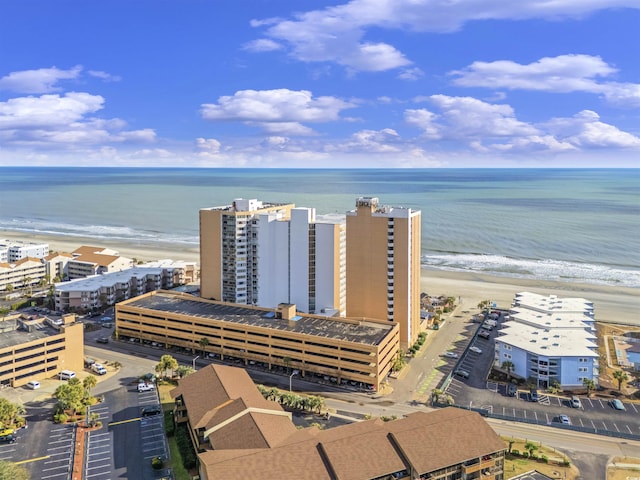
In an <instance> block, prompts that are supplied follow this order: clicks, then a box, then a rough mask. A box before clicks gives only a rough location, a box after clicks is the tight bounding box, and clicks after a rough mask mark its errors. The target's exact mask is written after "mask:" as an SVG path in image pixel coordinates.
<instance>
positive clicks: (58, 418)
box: [53, 412, 69, 423]
mask: <svg viewBox="0 0 640 480" xmlns="http://www.w3.org/2000/svg"><path fill="white" fill-rule="evenodd" d="M68 420H69V415H67V414H66V413H64V412H60V413H56V414H55V415H54V416H53V421H54V422H55V423H67V421H68Z"/></svg>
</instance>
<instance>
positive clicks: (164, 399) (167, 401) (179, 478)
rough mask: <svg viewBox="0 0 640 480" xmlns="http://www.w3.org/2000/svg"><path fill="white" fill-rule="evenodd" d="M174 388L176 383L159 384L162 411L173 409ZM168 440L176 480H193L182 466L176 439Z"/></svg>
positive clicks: (170, 460) (170, 461)
mask: <svg viewBox="0 0 640 480" xmlns="http://www.w3.org/2000/svg"><path fill="white" fill-rule="evenodd" d="M174 388H176V384H175V383H170V382H160V383H159V384H158V395H159V397H160V404H161V405H162V410H163V411H165V412H166V411H168V410H172V409H173V405H174V403H173V399H172V398H171V395H170V394H169V392H171V390H173V389H174ZM167 440H168V442H169V454H170V456H171V458H170V459H169V463H170V466H171V468H172V469H173V474H174V476H175V478H176V480H191V478H192V477H191V475H190V474H189V471H188V470H187V469H185V468H184V466H183V465H182V457H181V456H180V450H179V449H178V445H177V444H176V439H175V437H168V438H167Z"/></svg>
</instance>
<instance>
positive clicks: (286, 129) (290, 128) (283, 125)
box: [247, 122, 315, 136]
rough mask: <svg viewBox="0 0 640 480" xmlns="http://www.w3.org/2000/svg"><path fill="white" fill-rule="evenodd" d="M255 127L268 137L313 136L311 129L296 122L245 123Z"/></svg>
mask: <svg viewBox="0 0 640 480" xmlns="http://www.w3.org/2000/svg"><path fill="white" fill-rule="evenodd" d="M247 125H255V126H256V127H259V128H261V129H262V130H263V131H264V132H265V133H267V134H269V135H290V136H308V135H314V134H315V132H314V131H313V129H311V128H309V127H306V126H304V125H302V124H301V123H298V122H247Z"/></svg>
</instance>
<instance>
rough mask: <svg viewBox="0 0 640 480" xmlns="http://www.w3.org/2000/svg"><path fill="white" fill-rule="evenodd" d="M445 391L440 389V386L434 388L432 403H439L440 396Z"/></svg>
mask: <svg viewBox="0 0 640 480" xmlns="http://www.w3.org/2000/svg"><path fill="white" fill-rule="evenodd" d="M443 393H444V392H443V391H442V390H440V389H439V388H434V389H433V390H432V391H431V403H438V401H439V400H440V396H441V395H442V394H443Z"/></svg>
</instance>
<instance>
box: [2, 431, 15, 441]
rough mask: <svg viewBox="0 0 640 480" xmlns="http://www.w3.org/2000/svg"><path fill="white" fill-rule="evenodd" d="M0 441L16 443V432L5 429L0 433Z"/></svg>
mask: <svg viewBox="0 0 640 480" xmlns="http://www.w3.org/2000/svg"><path fill="white" fill-rule="evenodd" d="M0 443H16V434H15V432H14V431H13V430H10V429H9V430H5V431H3V432H1V433H0Z"/></svg>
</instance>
